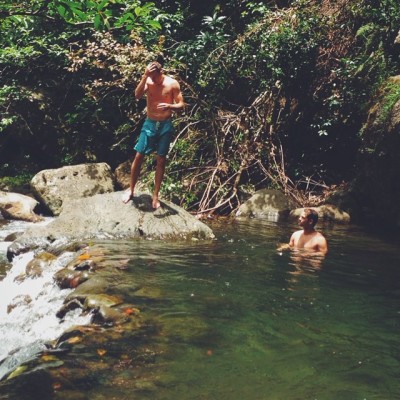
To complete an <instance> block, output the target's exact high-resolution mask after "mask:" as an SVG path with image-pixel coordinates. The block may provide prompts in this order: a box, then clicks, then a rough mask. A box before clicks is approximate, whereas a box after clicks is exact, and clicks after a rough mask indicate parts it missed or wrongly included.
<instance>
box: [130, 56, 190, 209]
mask: <svg viewBox="0 0 400 400" xmlns="http://www.w3.org/2000/svg"><path fill="white" fill-rule="evenodd" d="M144 94H146V95H147V119H146V120H145V121H144V124H143V127H142V130H141V132H140V136H139V140H138V142H137V143H136V146H135V150H136V156H135V158H134V160H133V162H132V166H131V179H130V191H129V193H127V196H126V198H125V199H124V203H128V202H129V201H130V200H133V198H134V191H135V186H136V183H137V181H138V178H139V174H140V168H141V166H142V163H143V160H144V157H145V156H146V155H148V154H151V153H153V152H156V153H157V166H156V174H155V180H154V192H153V199H152V206H153V208H154V209H157V208H159V207H160V201H159V192H160V188H161V182H162V180H163V178H164V172H165V166H166V160H167V154H168V151H169V145H170V143H171V141H172V137H173V134H174V127H173V125H172V121H171V116H172V112H173V111H177V110H181V109H183V108H184V106H185V103H184V100H183V96H182V93H181V89H180V86H179V83H178V81H177V80H176V79H174V78H172V77H170V76H168V75H165V74H164V72H163V70H162V66H161V64H160V63H159V62H157V61H153V62H152V63H150V64H149V65H148V66H147V67H146V69H145V71H144V74H143V76H142V79H141V80H140V82H139V84H138V85H137V87H136V89H135V97H136V99H141V98H142V97H143V95H144Z"/></svg>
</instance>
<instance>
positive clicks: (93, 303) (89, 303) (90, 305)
mask: <svg viewBox="0 0 400 400" xmlns="http://www.w3.org/2000/svg"><path fill="white" fill-rule="evenodd" d="M122 303H123V300H122V299H121V298H120V297H118V296H111V295H107V294H92V295H89V296H87V297H86V299H85V302H84V310H85V311H86V310H91V309H94V308H99V307H113V306H117V305H119V304H122Z"/></svg>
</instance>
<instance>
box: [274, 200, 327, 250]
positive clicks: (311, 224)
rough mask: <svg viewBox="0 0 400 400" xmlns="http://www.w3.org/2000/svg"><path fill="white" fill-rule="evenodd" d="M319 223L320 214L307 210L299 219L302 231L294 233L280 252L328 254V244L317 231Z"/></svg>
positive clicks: (281, 247)
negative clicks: (290, 250) (294, 251)
mask: <svg viewBox="0 0 400 400" xmlns="http://www.w3.org/2000/svg"><path fill="white" fill-rule="evenodd" d="M317 222H318V213H317V212H316V211H315V210H313V209H312V208H305V209H304V211H303V212H302V213H301V215H300V217H299V225H300V226H301V227H302V229H301V230H299V231H296V232H294V233H293V234H292V236H291V237H290V241H289V244H284V245H282V246H280V247H279V248H278V251H280V250H285V249H290V248H297V249H304V250H312V251H317V252H320V253H322V254H326V253H327V252H328V243H327V241H326V239H325V237H324V236H323V235H322V233H320V232H317V231H316V230H315V225H316V224H317Z"/></svg>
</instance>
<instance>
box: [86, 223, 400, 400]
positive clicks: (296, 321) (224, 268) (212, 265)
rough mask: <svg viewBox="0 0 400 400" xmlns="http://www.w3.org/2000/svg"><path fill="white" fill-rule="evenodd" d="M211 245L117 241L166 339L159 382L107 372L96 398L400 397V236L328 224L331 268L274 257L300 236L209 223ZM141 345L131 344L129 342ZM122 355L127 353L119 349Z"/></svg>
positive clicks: (285, 229) (298, 257) (158, 356)
mask: <svg viewBox="0 0 400 400" xmlns="http://www.w3.org/2000/svg"><path fill="white" fill-rule="evenodd" d="M211 227H212V228H213V229H214V231H215V233H216V236H217V239H216V240H215V241H212V242H206V243H203V242H190V243H179V244H177V243H160V242H156V241H154V242H151V241H141V242H139V243H137V245H136V246H132V243H131V242H120V243H118V245H115V243H113V244H111V243H109V245H110V246H112V247H113V250H112V251H113V252H114V253H115V257H116V258H118V257H122V255H123V257H126V256H129V257H130V262H129V269H128V273H129V274H131V275H132V279H133V280H135V281H139V282H142V283H144V286H145V287H147V290H148V291H149V292H151V291H155V292H157V293H158V292H159V293H160V294H161V296H160V298H158V300H154V301H149V300H143V301H142V302H141V303H140V304H138V306H139V307H140V308H141V309H142V310H143V312H144V313H146V315H147V316H151V317H152V318H154V321H155V323H156V325H157V326H158V329H157V330H155V331H153V332H152V333H151V334H150V336H151V343H152V345H153V346H154V345H155V346H156V347H157V346H158V349H159V350H160V349H161V350H162V349H164V350H163V351H159V352H156V353H155V355H154V357H153V359H152V366H153V370H152V372H151V374H152V375H151V376H152V378H153V379H154V381H153V383H152V384H150V383H148V387H147V386H146V384H145V383H144V382H141V383H140V384H138V385H137V386H136V389H135V390H134V391H131V392H129V393H127V392H126V391H124V389H123V388H124V384H121V385H120V386H121V387H119V386H118V382H119V380H120V381H121V382H123V381H124V380H134V379H138V380H139V381H140V376H141V375H140V373H138V372H136V375H135V371H134V369H133V370H132V369H130V370H128V369H126V370H125V371H124V372H123V373H121V374H120V375H119V380H118V379H116V378H115V377H114V378H113V379H114V381H113V382H111V377H110V375H109V374H108V373H105V375H104V379H103V381H102V384H101V385H100V387H99V386H97V387H96V386H95V387H93V388H92V389H91V390H90V396H89V398H90V399H97V400H100V399H113V398H115V399H152V400H159V399H160V400H161V399H163V400H186V399H187V400H189V399H190V400H200V399H202V400H203V399H204V400H214V399H215V400H306V399H307V400H314V399H318V400H364V399H366V400H373V399H374V400H394V399H400V380H399V378H400V347H399V344H400V343H399V339H400V331H399V328H400V303H399V300H400V279H399V278H400V255H399V251H398V250H399V246H398V245H399V241H398V237H393V236H389V235H387V237H385V235H383V234H380V235H372V234H371V233H368V232H367V231H366V230H363V229H362V228H358V227H354V226H342V227H340V226H323V225H321V230H323V232H324V233H325V235H326V237H327V239H328V241H329V245H330V251H329V253H328V255H327V256H326V258H325V259H319V258H318V257H309V256H307V255H305V254H303V253H301V252H284V253H278V252H277V251H276V247H277V244H278V243H279V242H285V241H287V240H288V238H289V236H290V233H291V232H292V231H293V229H297V227H296V226H295V225H293V224H291V223H284V224H279V225H278V224H277V223H274V222H266V221H261V222H260V221H243V222H238V221H235V222H224V223H222V224H218V223H215V224H213V225H211ZM120 345H121V346H122V347H124V346H126V350H127V351H129V347H130V346H131V345H132V343H131V339H129V340H127V341H126V342H125V343H120ZM121 353H123V351H121Z"/></svg>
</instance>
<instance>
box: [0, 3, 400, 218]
mask: <svg viewBox="0 0 400 400" xmlns="http://www.w3.org/2000/svg"><path fill="white" fill-rule="evenodd" d="M182 3H183V2H178V1H173V0H158V1H154V2H146V1H140V0H129V1H122V0H113V1H111V0H103V1H100V0H81V1H69V0H63V1H60V0H50V1H46V0H35V1H22V2H15V1H10V0H6V1H4V2H3V3H2V4H1V5H0V18H1V19H0V24H1V25H0V27H1V36H0V41H1V48H0V74H1V87H0V110H1V118H0V146H1V147H0V172H1V174H2V175H17V174H19V173H21V172H24V171H25V172H34V171H37V170H39V169H43V168H49V167H58V166H62V165H66V164H73V163H80V162H86V161H106V162H108V163H109V164H110V165H111V166H112V167H116V166H117V165H118V164H119V163H120V162H122V161H125V160H126V159H128V158H129V157H131V156H132V147H133V144H134V142H135V140H136V138H137V135H138V132H139V129H140V124H141V121H142V118H143V116H144V104H142V102H135V101H134V99H133V95H132V92H133V90H134V87H135V85H136V82H137V81H138V78H139V77H140V75H141V74H142V72H143V69H144V67H145V65H146V63H147V62H148V61H149V60H150V59H152V57H154V55H155V54H158V53H160V52H162V53H163V54H164V57H165V59H166V64H165V69H166V71H167V73H169V74H172V75H175V76H176V77H178V78H179V80H180V83H181V87H182V90H183V93H184V97H185V100H186V102H187V103H188V106H187V108H186V110H185V112H184V113H181V114H178V115H177V116H176V118H175V121H176V127H177V133H178V134H177V138H176V141H175V142H174V146H173V149H172V151H171V153H170V161H169V165H168V171H167V176H166V180H165V184H164V185H163V192H164V193H163V195H164V196H169V197H170V198H172V199H174V201H177V202H180V203H181V204H182V205H184V206H185V207H188V208H190V209H193V210H200V211H203V212H206V211H212V210H218V211H219V212H228V211H230V210H232V209H234V208H235V207H236V206H237V204H238V202H239V201H240V198H241V193H243V192H248V191H252V190H254V189H255V188H259V187H265V186H278V187H281V188H283V189H284V190H286V191H287V192H289V194H292V195H293V196H297V200H298V201H299V202H301V203H304V204H305V203H307V202H312V201H317V199H318V198H313V199H314V200H312V199H311V197H307V195H306V194H305V192H303V191H302V190H303V189H308V190H310V188H311V187H315V188H320V189H323V188H327V187H328V186H329V185H334V184H338V183H340V182H342V181H343V180H349V179H351V178H352V177H353V174H354V165H355V162H356V159H357V153H358V149H359V147H360V143H361V141H362V129H361V128H362V126H363V124H364V122H365V120H366V117H367V112H368V109H369V106H370V104H371V101H372V100H373V98H374V94H375V92H376V90H377V89H378V88H379V86H380V85H381V84H382V82H384V81H386V79H387V78H388V77H389V76H391V75H395V74H398V71H399V67H400V61H399V48H398V47H399V46H400V45H396V44H395V43H394V40H395V37H396V35H397V33H398V29H399V27H400V5H399V4H398V1H397V0H361V1H355V0H341V1H336V2H332V4H331V3H330V2H319V1H306V0H298V1H276V2H274V1H270V2H256V1H239V0H229V1H225V2H219V1H211V0H207V1H202V2H201V4H199V2H197V1H194V0H192V1H189V2H185V5H182ZM396 46H397V47H396ZM392 93H398V92H396V90H393V91H392ZM396 96H397V95H396ZM396 96H395V97H396ZM393 98H394V97H393V96H392V99H391V100H388V102H387V112H390V107H393V105H394V102H393ZM396 99H397V97H396ZM147 162H148V164H147V166H146V168H147V171H148V173H147V174H146V171H144V172H145V173H144V175H143V179H147V180H148V181H149V182H151V178H152V160H151V159H149V160H148V161H147Z"/></svg>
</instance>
